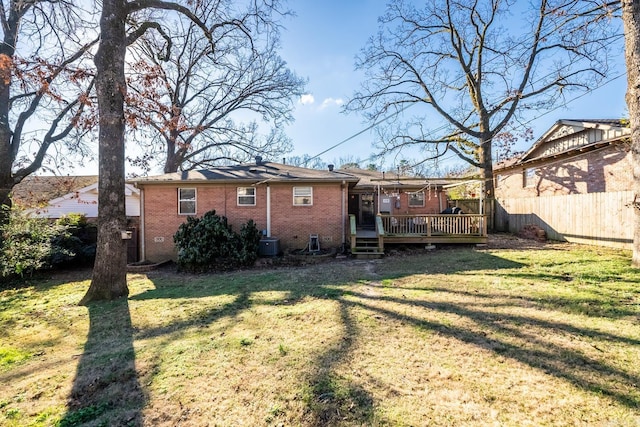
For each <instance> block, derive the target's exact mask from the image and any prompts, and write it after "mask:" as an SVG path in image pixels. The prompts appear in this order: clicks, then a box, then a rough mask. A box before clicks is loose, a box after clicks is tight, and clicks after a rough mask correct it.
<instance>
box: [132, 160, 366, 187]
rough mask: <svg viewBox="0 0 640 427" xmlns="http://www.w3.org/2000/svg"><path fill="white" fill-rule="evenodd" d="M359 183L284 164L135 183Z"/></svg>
mask: <svg viewBox="0 0 640 427" xmlns="http://www.w3.org/2000/svg"><path fill="white" fill-rule="evenodd" d="M357 180H358V179H357V178H356V177H354V176H353V175H351V174H348V173H346V172H345V171H342V170H333V171H330V170H318V169H307V168H301V167H297V166H291V165H285V164H281V163H271V162H263V163H260V164H241V165H234V166H220V167H217V168H215V169H203V170H192V171H184V172H175V173H168V174H164V175H157V176H149V177H142V178H137V179H134V180H131V182H134V183H136V184H138V185H145V184H162V183H167V182H214V181H215V182H232V181H233V182H237V181H245V182H252V183H259V182H318V181H320V182H322V181H324V182H336V181H337V182H342V181H349V182H356V181H357Z"/></svg>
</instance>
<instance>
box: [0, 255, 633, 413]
mask: <svg viewBox="0 0 640 427" xmlns="http://www.w3.org/2000/svg"><path fill="white" fill-rule="evenodd" d="M629 262H630V254H629V253H628V252H620V251H612V250H607V249H601V248H592V247H580V246H575V245H565V244H554V245H546V246H545V247H543V248H539V249H528V250H526V249H510V250H507V249H504V250H498V249H485V250H476V249H473V248H468V247H465V248H457V249H439V250H436V251H433V252H428V253H426V252H425V253H423V254H413V255H399V256H392V257H387V258H385V259H383V260H375V261H356V260H344V261H334V262H331V263H325V264H319V265H315V266H308V267H290V268H276V269H272V270H268V269H262V270H252V271H242V272H235V273H225V274H212V275H186V274H178V273H175V272H174V271H173V270H171V269H170V268H168V269H167V268H165V269H161V270H157V271H153V272H150V273H148V274H144V275H143V274H139V275H131V276H130V277H129V282H130V290H131V294H130V297H129V299H128V300H121V301H116V302H111V303H102V304H94V305H92V306H90V307H89V308H87V307H79V306H77V305H76V303H77V302H78V301H79V300H80V298H81V297H82V295H83V294H84V292H85V291H86V289H87V287H88V284H89V280H88V278H89V274H90V272H88V271H85V272H67V273H56V274H53V275H52V276H51V277H50V278H48V279H39V280H34V281H33V283H31V284H30V286H25V287H22V288H18V289H10V290H0V334H1V336H0V425H6V426H30V425H33V426H39V425H43V426H44V425H59V426H71V425H88V426H98V425H105V426H110V425H149V426H176V425H180V426H205V425H209V426H214V425H221V426H239V425H243V426H258V425H273V426H279V425H282V426H324V425H331V426H334V425H338V426H362V425H364V426H424V425H443V426H450V425H473V426H476V425H492V426H494V425H507V426H526V425H531V426H534V425H535V426H538V425H554V426H558V425H597V426H600V425H611V426H637V425H640V363H639V361H640V309H639V304H640V274H638V272H637V271H634V270H633V269H631V268H630V267H629Z"/></svg>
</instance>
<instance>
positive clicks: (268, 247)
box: [258, 237, 280, 256]
mask: <svg viewBox="0 0 640 427" xmlns="http://www.w3.org/2000/svg"><path fill="white" fill-rule="evenodd" d="M279 253H280V239H276V238H271V237H267V238H263V239H260V244H259V246H258V255H260V256H277V255H278V254H279Z"/></svg>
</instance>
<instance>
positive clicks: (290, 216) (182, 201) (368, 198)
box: [133, 158, 446, 262]
mask: <svg viewBox="0 0 640 427" xmlns="http://www.w3.org/2000/svg"><path fill="white" fill-rule="evenodd" d="M400 178H401V177H396V176H395V175H394V176H393V179H389V176H388V175H387V176H386V177H385V175H384V174H383V173H381V172H372V171H362V170H360V169H344V170H334V168H333V167H332V166H330V167H329V168H328V169H327V170H317V169H307V168H301V167H296V166H291V165H285V164H280V163H272V162H263V161H262V160H261V159H260V158H257V159H256V163H254V164H242V165H235V166H221V167H217V168H215V169H211V170H198V171H186V172H177V173H171V174H165V175H159V176H153V177H146V178H140V179H136V180H135V181H133V182H134V184H135V186H136V187H137V188H138V189H140V204H141V209H140V211H141V225H140V229H141V253H142V259H145V260H148V261H156V262H157V261H163V260H166V259H175V256H176V252H175V247H174V243H173V235H174V234H175V232H176V231H177V229H178V227H179V226H180V224H182V223H183V222H185V220H186V218H187V217H188V216H202V214H204V213H205V212H207V211H210V210H215V211H216V213H217V214H218V215H222V216H225V217H227V219H228V221H229V224H231V226H232V227H233V229H234V230H239V228H240V226H241V224H243V223H245V222H247V221H248V220H249V219H252V220H253V221H254V222H255V223H256V225H257V226H258V229H260V230H262V231H263V234H264V235H265V236H266V237H271V238H277V239H278V241H279V246H280V248H281V249H282V250H284V251H287V250H291V249H304V248H305V247H306V246H307V245H308V244H309V239H310V235H317V236H318V240H319V242H320V244H321V246H322V247H323V248H329V247H341V246H342V245H344V244H345V243H346V242H347V239H348V225H349V221H348V217H349V215H350V214H352V215H355V216H356V217H357V218H358V224H359V226H366V225H368V223H369V222H370V221H372V220H373V218H374V216H375V215H376V214H378V213H381V212H382V213H385V212H386V213H390V212H395V213H400V212H405V211H406V212H412V213H415V214H420V213H431V212H439V210H438V209H440V208H441V206H442V205H443V201H442V200H441V198H442V197H443V194H440V193H441V191H442V188H441V185H440V186H439V187H438V189H436V186H435V185H431V184H425V181H424V180H415V179H414V180H413V181H400ZM436 193H438V194H436ZM444 206H446V201H445V202H444Z"/></svg>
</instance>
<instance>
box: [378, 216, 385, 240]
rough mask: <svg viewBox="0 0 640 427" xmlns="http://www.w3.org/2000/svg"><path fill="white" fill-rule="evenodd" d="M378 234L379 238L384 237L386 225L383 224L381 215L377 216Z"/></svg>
mask: <svg viewBox="0 0 640 427" xmlns="http://www.w3.org/2000/svg"><path fill="white" fill-rule="evenodd" d="M376 234H377V235H378V236H384V224H383V223H382V217H381V216H380V214H378V215H376Z"/></svg>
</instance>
